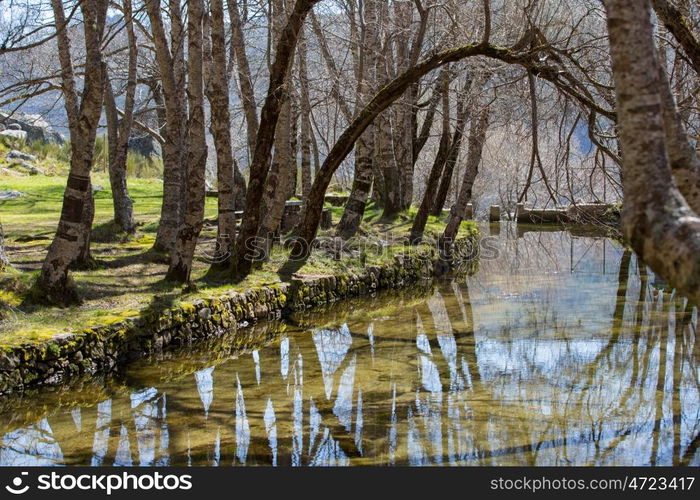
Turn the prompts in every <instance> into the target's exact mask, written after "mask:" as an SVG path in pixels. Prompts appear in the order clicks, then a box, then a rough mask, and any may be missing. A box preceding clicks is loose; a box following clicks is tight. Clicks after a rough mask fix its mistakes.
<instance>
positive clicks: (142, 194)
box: [0, 141, 477, 346]
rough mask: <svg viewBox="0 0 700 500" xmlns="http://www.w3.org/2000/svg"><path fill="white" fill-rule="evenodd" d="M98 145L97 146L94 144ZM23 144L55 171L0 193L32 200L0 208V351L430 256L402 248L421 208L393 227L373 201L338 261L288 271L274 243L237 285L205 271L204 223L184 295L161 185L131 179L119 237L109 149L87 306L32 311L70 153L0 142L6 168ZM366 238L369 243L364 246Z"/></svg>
mask: <svg viewBox="0 0 700 500" xmlns="http://www.w3.org/2000/svg"><path fill="white" fill-rule="evenodd" d="M102 146H104V145H103V144H102V145H100V144H98V148H99V147H102ZM20 147H22V149H23V150H24V151H25V152H31V153H32V154H36V156H37V157H38V158H39V161H38V162H37V163H40V162H43V164H52V165H53V166H52V170H51V173H52V175H46V176H42V175H34V176H24V177H18V176H14V175H12V176H10V175H3V174H1V173H0V190H17V191H21V192H23V193H25V194H26V196H25V197H23V198H20V199H16V200H6V201H1V202H0V222H2V224H3V227H4V230H5V241H6V247H7V252H8V254H9V257H10V261H11V264H12V267H10V268H9V269H7V270H6V271H4V272H2V273H0V346H3V345H4V346H8V345H16V344H18V343H24V342H37V341H41V340H43V339H46V338H49V337H51V336H52V335H55V334H56V333H59V332H64V331H77V330H82V329H84V328H86V327H89V326H96V325H99V324H106V323H112V322H115V321H121V320H123V319H124V318H128V317H133V316H136V315H138V314H139V313H142V312H145V311H150V310H154V309H159V308H163V307H172V305H173V304H177V303H178V302H181V301H191V300H193V298H194V297H195V296H200V297H201V296H205V297H207V296H208V297H215V296H218V295H222V294H224V293H226V292H228V291H231V290H235V291H244V290H246V289H249V288H253V287H259V286H264V285H274V284H275V283H279V282H280V281H282V280H287V279H289V276H290V273H292V272H295V273H296V274H295V276H298V277H304V276H307V277H312V276H319V275H330V274H349V273H360V272H362V271H363V270H364V268H365V267H366V266H367V265H376V264H383V263H386V262H390V261H392V259H393V258H394V256H396V255H399V254H405V253H406V252H407V251H410V252H418V253H424V252H428V251H430V249H429V247H428V245H427V244H423V245H418V246H416V247H406V246H405V245H404V242H405V240H406V236H407V235H408V232H409V230H410V227H411V224H412V221H413V217H414V216H415V213H416V210H417V209H416V208H411V209H410V210H408V211H406V212H404V213H401V214H399V215H398V216H397V217H396V218H395V219H394V220H392V221H385V220H382V218H381V210H380V209H379V208H378V207H376V206H375V205H374V204H373V203H371V204H369V205H368V207H367V211H366V213H365V219H364V221H363V223H362V226H361V231H360V232H361V235H362V237H361V238H358V239H357V241H353V242H349V243H348V248H349V251H347V252H344V253H343V254H342V256H341V258H334V256H333V255H331V253H329V252H327V251H325V250H319V251H315V252H313V253H312V255H311V256H310V257H309V259H308V260H307V261H306V262H304V263H303V265H300V266H296V267H292V268H289V267H286V266H285V264H287V261H288V252H287V250H285V249H284V248H282V247H277V246H276V247H274V249H273V251H272V255H271V258H270V260H269V261H267V262H265V263H263V264H262V265H261V266H260V267H259V268H258V269H256V270H255V271H254V272H253V273H252V274H251V275H250V276H248V277H247V278H246V279H245V280H243V281H241V282H238V283H232V282H231V281H230V279H229V278H228V276H226V275H219V276H216V275H212V274H208V270H209V263H208V262H207V261H206V259H205V258H204V253H205V252H207V251H212V250H213V247H214V244H215V236H216V228H215V227H214V226H211V225H205V227H204V230H203V232H202V235H201V237H200V241H199V245H198V251H197V255H196V258H195V261H194V265H193V271H192V280H193V284H194V286H195V288H196V290H197V291H196V292H194V293H193V292H191V291H188V292H185V291H184V290H183V288H182V287H180V286H174V285H173V284H171V283H168V282H165V281H164V276H165V272H166V270H167V257H166V256H164V255H159V254H156V253H154V252H152V251H151V247H152V246H153V243H154V241H155V231H156V229H157V227H158V217H159V214H160V209H161V201H162V183H161V181H159V180H158V179H154V178H138V177H130V178H129V181H128V184H129V192H130V195H131V197H132V199H133V202H134V214H135V218H136V221H137V224H138V228H137V234H136V235H135V236H134V237H131V238H125V237H124V236H125V235H121V234H118V233H117V231H116V230H115V227H114V225H113V224H112V222H111V221H112V215H113V206H112V198H111V191H110V188H109V179H108V177H107V174H106V173H105V172H102V171H100V168H101V167H100V164H99V161H100V156H99V154H104V151H102V152H101V153H100V152H99V151H98V156H97V162H96V170H97V171H96V172H95V173H94V174H93V176H92V182H93V185H99V186H101V187H102V188H104V189H103V190H101V191H98V192H97V193H96V195H95V222H94V227H93V242H92V246H91V249H92V253H93V257H94V258H95V259H96V260H97V263H98V265H97V267H96V268H95V269H89V270H76V271H72V272H71V277H72V279H73V280H74V282H75V284H76V286H77V288H78V291H79V293H80V295H81V297H83V299H84V302H83V303H82V304H81V305H76V306H72V307H69V308H64V309H61V308H52V307H44V306H36V305H32V304H31V303H29V302H28V301H25V299H26V298H27V296H28V292H29V290H30V287H31V285H32V283H33V282H34V280H35V279H36V276H37V274H38V270H39V269H40V267H41V264H42V262H43V259H44V257H45V255H46V249H47V247H48V245H49V243H50V242H51V239H52V237H53V234H54V232H55V230H56V226H57V223H58V219H59V214H60V211H61V206H62V200H63V192H64V189H65V176H66V173H67V171H68V165H67V163H66V162H67V160H66V154H68V155H69V154H70V150H69V148H67V147H66V146H56V145H36V144H33V145H23V144H12V143H7V141H0V166H2V164H3V160H4V156H5V153H6V152H7V151H9V149H12V148H17V149H19V148H20ZM134 161H140V160H138V159H136V160H134ZM216 203H217V200H216V198H209V197H208V198H206V209H205V217H206V218H213V217H216V207H217V205H216ZM328 208H330V209H331V210H332V214H333V221H334V223H337V222H338V221H339V220H340V217H341V216H342V213H343V208H342V207H330V206H329V207H328ZM446 219H447V215H446V214H443V215H441V216H440V217H431V218H430V219H429V220H428V224H427V225H426V235H428V236H435V237H437V235H439V233H440V232H441V231H442V229H443V227H444V224H445V222H446ZM476 232H477V229H476V224H475V223H474V222H473V221H465V222H464V223H463V224H462V228H461V230H460V235H461V236H466V235H468V234H476ZM320 235H321V236H332V235H333V232H332V230H331V231H325V232H321V234H320ZM367 242H370V244H369V245H366V246H362V244H363V243H367ZM380 242H381V243H380ZM282 270H284V272H283V273H282Z"/></svg>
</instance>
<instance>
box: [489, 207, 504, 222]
mask: <svg viewBox="0 0 700 500" xmlns="http://www.w3.org/2000/svg"><path fill="white" fill-rule="evenodd" d="M500 220H501V206H500V205H491V206H490V207H489V222H499V221H500Z"/></svg>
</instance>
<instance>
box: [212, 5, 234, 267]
mask: <svg viewBox="0 0 700 500" xmlns="http://www.w3.org/2000/svg"><path fill="white" fill-rule="evenodd" d="M210 5H211V43H207V44H206V45H207V46H209V47H210V50H211V52H208V53H207V54H206V58H207V69H208V71H207V85H206V92H207V99H208V100H209V108H210V109H211V125H210V127H209V130H210V131H211V134H212V136H214V147H215V149H216V181H217V190H218V193H219V197H218V207H217V208H218V233H217V244H218V254H219V255H218V256H217V257H218V258H217V265H225V264H227V263H229V262H230V259H231V253H232V251H233V242H234V240H235V235H236V214H235V212H236V200H235V195H236V187H235V174H234V168H235V165H234V162H233V152H232V147H231V118H230V116H229V109H228V108H229V99H228V74H227V71H226V32H225V28H224V6H223V0H210Z"/></svg>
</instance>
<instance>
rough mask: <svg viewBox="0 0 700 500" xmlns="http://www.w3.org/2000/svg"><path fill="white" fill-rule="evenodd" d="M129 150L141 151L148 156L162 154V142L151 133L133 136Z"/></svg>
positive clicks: (140, 152)
mask: <svg viewBox="0 0 700 500" xmlns="http://www.w3.org/2000/svg"><path fill="white" fill-rule="evenodd" d="M129 150H131V151H134V152H136V153H139V154H140V155H141V156H145V157H146V158H150V157H156V156H161V154H162V151H161V147H160V143H158V141H157V140H155V139H154V138H153V137H151V136H150V135H138V136H131V137H130V138H129Z"/></svg>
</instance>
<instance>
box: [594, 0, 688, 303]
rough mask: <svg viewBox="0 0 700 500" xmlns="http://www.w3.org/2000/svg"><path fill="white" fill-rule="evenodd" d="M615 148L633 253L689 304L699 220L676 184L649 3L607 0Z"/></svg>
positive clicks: (626, 230)
mask: <svg viewBox="0 0 700 500" xmlns="http://www.w3.org/2000/svg"><path fill="white" fill-rule="evenodd" d="M606 7H607V20H608V31H609V35H610V51H611V55H612V61H613V76H614V80H615V92H616V96H617V104H618V123H619V126H620V143H621V147H622V152H623V157H622V178H623V186H624V193H625V194H624V202H623V208H622V226H623V231H624V234H625V237H626V238H627V240H628V241H629V243H630V245H631V246H632V248H633V249H634V250H635V252H637V254H638V255H639V257H640V258H641V259H642V260H644V262H645V263H646V264H647V265H649V267H651V268H652V269H653V270H654V271H655V272H656V273H658V274H659V275H660V276H661V277H663V278H664V279H666V280H668V281H669V282H670V283H671V284H673V285H674V286H676V287H677V288H678V289H679V291H681V292H682V293H684V294H686V295H688V297H689V298H691V300H694V301H695V302H696V303H697V301H698V299H700V219H699V218H698V217H697V215H696V214H694V213H693V211H692V210H691V209H690V207H689V206H688V205H687V203H686V202H685V200H684V198H683V197H682V195H681V194H680V192H679V191H678V189H677V188H676V185H675V183H674V181H673V175H672V171H671V167H670V165H669V160H668V158H669V156H668V149H667V144H666V130H665V127H664V119H663V101H664V99H663V95H662V94H663V93H664V92H665V90H662V89H663V86H665V85H668V83H667V82H666V81H665V79H662V78H660V73H659V61H658V60H657V59H656V57H655V46H654V40H653V28H652V23H651V5H650V3H649V0H607V1H606Z"/></svg>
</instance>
